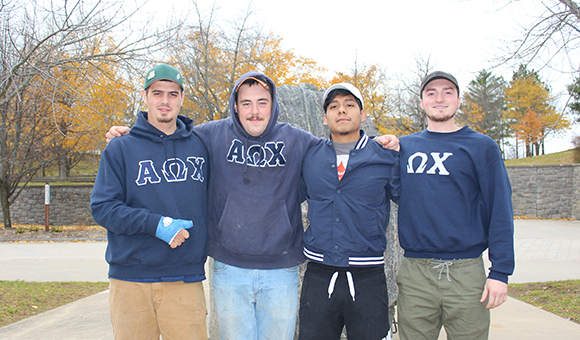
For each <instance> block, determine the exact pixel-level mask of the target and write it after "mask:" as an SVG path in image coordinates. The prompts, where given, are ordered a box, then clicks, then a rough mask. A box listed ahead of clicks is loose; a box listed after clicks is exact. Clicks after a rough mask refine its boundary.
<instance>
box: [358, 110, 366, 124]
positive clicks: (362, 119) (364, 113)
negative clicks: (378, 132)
mask: <svg viewBox="0 0 580 340" xmlns="http://www.w3.org/2000/svg"><path fill="white" fill-rule="evenodd" d="M365 120H367V112H366V111H365V110H361V112H360V121H361V123H362V122H364V121H365Z"/></svg>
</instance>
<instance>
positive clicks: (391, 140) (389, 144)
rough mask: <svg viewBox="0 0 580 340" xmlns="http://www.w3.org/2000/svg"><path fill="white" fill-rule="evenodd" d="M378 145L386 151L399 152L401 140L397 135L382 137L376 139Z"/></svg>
mask: <svg viewBox="0 0 580 340" xmlns="http://www.w3.org/2000/svg"><path fill="white" fill-rule="evenodd" d="M375 140H376V141H377V143H379V144H381V145H382V146H383V148H385V149H391V150H395V151H399V149H400V148H401V146H400V145H399V139H398V138H397V136H395V135H382V136H379V137H377V138H375Z"/></svg>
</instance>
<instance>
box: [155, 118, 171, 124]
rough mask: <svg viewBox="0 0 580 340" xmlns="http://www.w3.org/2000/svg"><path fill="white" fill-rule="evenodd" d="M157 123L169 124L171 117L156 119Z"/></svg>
mask: <svg viewBox="0 0 580 340" xmlns="http://www.w3.org/2000/svg"><path fill="white" fill-rule="evenodd" d="M157 121H158V122H159V123H171V122H172V121H173V117H157Z"/></svg>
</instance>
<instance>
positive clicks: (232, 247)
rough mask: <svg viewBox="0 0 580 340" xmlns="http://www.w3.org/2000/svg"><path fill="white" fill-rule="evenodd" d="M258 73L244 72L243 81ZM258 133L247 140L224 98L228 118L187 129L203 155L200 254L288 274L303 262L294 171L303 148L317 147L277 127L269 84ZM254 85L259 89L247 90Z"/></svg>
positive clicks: (283, 125)
mask: <svg viewBox="0 0 580 340" xmlns="http://www.w3.org/2000/svg"><path fill="white" fill-rule="evenodd" d="M252 76H254V77H255V76H261V77H265V76H264V75H263V74H261V73H257V72H248V73H246V74H245V75H243V76H242V77H241V78H240V80H239V81H238V83H237V84H236V85H235V87H234V89H236V88H237V87H238V84H239V83H240V82H241V81H243V80H245V79H246V78H248V77H252ZM265 78H266V79H267V82H268V84H269V85H270V86H271V87H272V89H273V101H272V113H271V117H270V121H269V123H268V126H267V128H266V130H265V131H264V132H263V133H262V135H261V136H259V137H253V136H251V135H250V134H248V133H247V132H246V131H245V130H244V128H243V127H242V125H241V123H240V120H239V118H238V115H237V113H236V112H235V110H234V103H235V92H234V91H232V94H231V97H230V114H231V117H229V118H226V119H222V120H218V121H212V122H209V123H206V124H203V125H200V126H198V127H196V128H195V133H196V134H198V136H199V137H200V138H201V140H202V141H203V142H204V144H205V146H206V148H207V149H208V150H209V152H210V161H211V169H212V173H211V176H212V178H211V181H210V184H209V191H208V200H209V201H208V250H209V255H210V256H212V257H213V258H214V259H216V260H218V261H220V262H224V263H227V264H230V265H233V266H236V267H241V268H250V269H279V268H288V267H291V266H295V265H298V264H300V263H302V262H304V255H303V254H302V249H303V244H304V242H303V239H302V236H303V227H302V215H301V209H300V169H301V167H302V159H303V158H304V155H305V154H306V151H307V150H308V148H309V147H310V146H311V145H313V144H315V143H318V142H319V141H321V139H319V138H316V137H314V136H313V135H311V134H309V133H308V132H306V131H303V130H300V129H298V128H295V127H292V126H291V125H289V124H286V123H277V120H278V115H279V113H280V106H279V105H278V98H277V94H276V87H275V84H274V83H273V82H272V80H271V79H269V78H267V77H265ZM253 86H259V85H253Z"/></svg>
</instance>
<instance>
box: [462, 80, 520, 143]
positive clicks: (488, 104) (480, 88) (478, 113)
mask: <svg viewBox="0 0 580 340" xmlns="http://www.w3.org/2000/svg"><path fill="white" fill-rule="evenodd" d="M504 87H505V80H504V79H503V77H500V76H495V75H492V73H491V72H489V71H486V70H481V71H479V73H478V74H477V76H476V78H475V79H474V80H472V81H471V82H470V83H469V85H468V86H467V91H465V94H464V95H463V100H462V105H461V111H460V112H459V113H458V115H457V120H458V122H459V123H460V124H467V125H469V126H470V127H471V128H472V129H474V130H476V131H478V132H481V133H483V134H486V135H488V136H489V137H491V138H492V139H493V140H494V141H495V142H496V143H497V145H498V146H499V147H500V149H501V150H502V153H503V139H504V138H506V137H508V136H509V125H508V124H507V122H506V121H505V120H504V119H503V110H504Z"/></svg>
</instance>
